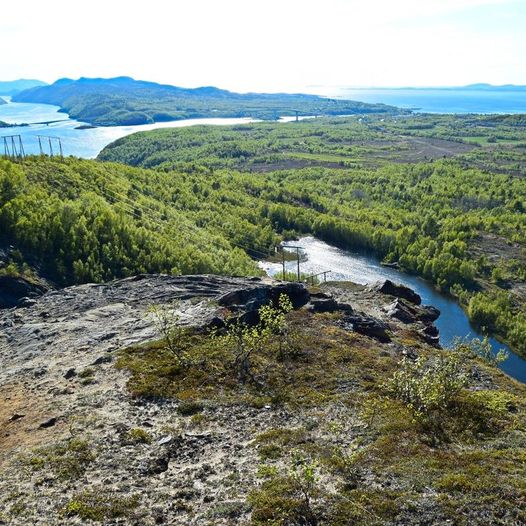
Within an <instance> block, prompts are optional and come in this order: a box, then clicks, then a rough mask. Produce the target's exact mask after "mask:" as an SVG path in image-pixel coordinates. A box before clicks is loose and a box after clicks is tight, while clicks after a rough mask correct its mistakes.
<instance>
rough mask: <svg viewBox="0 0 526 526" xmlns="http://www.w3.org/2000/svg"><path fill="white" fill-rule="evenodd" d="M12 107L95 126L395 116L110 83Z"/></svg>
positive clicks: (84, 85) (37, 93)
mask: <svg viewBox="0 0 526 526" xmlns="http://www.w3.org/2000/svg"><path fill="white" fill-rule="evenodd" d="M13 100H14V101H15V102H38V103H45V104H54V105H57V106H60V107H61V108H62V110H63V111H66V112H67V113H68V114H69V115H70V116H71V117H72V118H74V119H78V120H80V121H84V122H88V123H90V124H94V125H99V126H114V125H132V124H147V123H152V122H162V121H170V120H178V119H191V118H200V117H252V118H256V119H264V120H268V119H271V120H275V119H277V118H279V117H280V116H294V115H296V111H297V112H298V114H299V115H300V116H301V115H320V114H324V115H345V114H354V113H360V114H366V113H373V112H374V113H386V112H399V110H397V109H396V108H393V107H390V106H386V105H383V104H365V103H362V102H355V101H346V100H334V99H327V98H322V97H318V96H315V95H304V94H284V93H276V94H268V93H246V94H239V93H233V92H230V91H226V90H221V89H218V88H214V87H201V88H195V89H186V88H180V87H176V86H169V85H162V84H156V83H154V82H145V81H137V80H134V79H132V78H129V77H117V78H113V79H89V78H80V79H78V80H71V79H60V80H57V81H56V82H55V83H54V84H52V85H50V86H43V87H36V88H32V89H29V90H26V91H24V92H22V93H19V94H18V95H16V96H15V97H14V98H13Z"/></svg>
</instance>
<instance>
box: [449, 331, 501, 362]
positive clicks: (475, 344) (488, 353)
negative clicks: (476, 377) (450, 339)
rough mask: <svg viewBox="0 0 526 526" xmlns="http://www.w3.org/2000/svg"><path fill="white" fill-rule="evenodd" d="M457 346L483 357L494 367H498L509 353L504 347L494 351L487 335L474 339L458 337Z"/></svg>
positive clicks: (463, 350)
mask: <svg viewBox="0 0 526 526" xmlns="http://www.w3.org/2000/svg"><path fill="white" fill-rule="evenodd" d="M455 347H456V348H457V349H459V350H461V351H462V352H466V353H468V354H469V353H472V354H475V355H476V356H478V357H479V358H482V360H483V361H484V362H486V363H487V364H488V365H491V366H492V367H498V366H499V365H500V364H501V363H502V362H505V361H506V360H507V359H508V357H509V353H508V352H507V351H505V350H504V349H499V350H498V351H497V352H495V351H493V347H492V346H491V343H490V341H489V338H488V337H487V336H484V338H482V339H480V338H473V339H472V340H462V339H457V340H456V342H455Z"/></svg>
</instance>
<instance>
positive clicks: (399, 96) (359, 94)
mask: <svg viewBox="0 0 526 526" xmlns="http://www.w3.org/2000/svg"><path fill="white" fill-rule="evenodd" d="M311 91H312V90H311ZM314 91H316V92H317V93H318V94H326V95H328V96H330V97H333V98H342V99H351V100H359V101H361V102H368V103H382V104H389V105H391V106H397V107H399V108H406V109H412V110H414V111H417V112H425V113H459V114H463V113H482V114H484V113H526V89H525V90H518V89H515V90H504V89H493V90H492V89H466V88H463V89H453V88H451V89H432V88H422V89H417V88H408V89H401V88H397V89H384V88H382V89H352V88H328V87H327V88H326V87H319V88H316V89H315V90H314Z"/></svg>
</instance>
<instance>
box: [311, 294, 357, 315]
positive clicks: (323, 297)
mask: <svg viewBox="0 0 526 526" xmlns="http://www.w3.org/2000/svg"><path fill="white" fill-rule="evenodd" d="M307 309H308V310H309V311H310V312H335V311H338V310H339V311H348V312H351V311H352V310H353V309H352V307H351V306H350V305H349V304H347V303H339V302H338V301H336V300H335V299H334V298H333V297H332V296H331V295H329V294H325V293H323V292H317V293H314V294H311V296H310V302H309V303H308V304H307Z"/></svg>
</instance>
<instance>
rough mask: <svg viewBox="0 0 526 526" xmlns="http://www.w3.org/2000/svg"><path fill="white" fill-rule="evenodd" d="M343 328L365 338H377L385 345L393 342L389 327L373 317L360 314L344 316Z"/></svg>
mask: <svg viewBox="0 0 526 526" xmlns="http://www.w3.org/2000/svg"><path fill="white" fill-rule="evenodd" d="M341 326H342V327H343V328H345V329H347V330H351V331H356V332H358V333H360V334H363V335H365V336H369V337H371V338H375V339H377V340H379V341H381V342H383V343H387V342H390V341H391V337H390V336H389V333H388V331H389V325H387V323H385V322H384V321H381V320H379V319H377V318H373V317H372V316H367V315H366V314H363V313H362V314H360V313H347V314H345V315H344V316H343V318H342V322H341Z"/></svg>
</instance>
